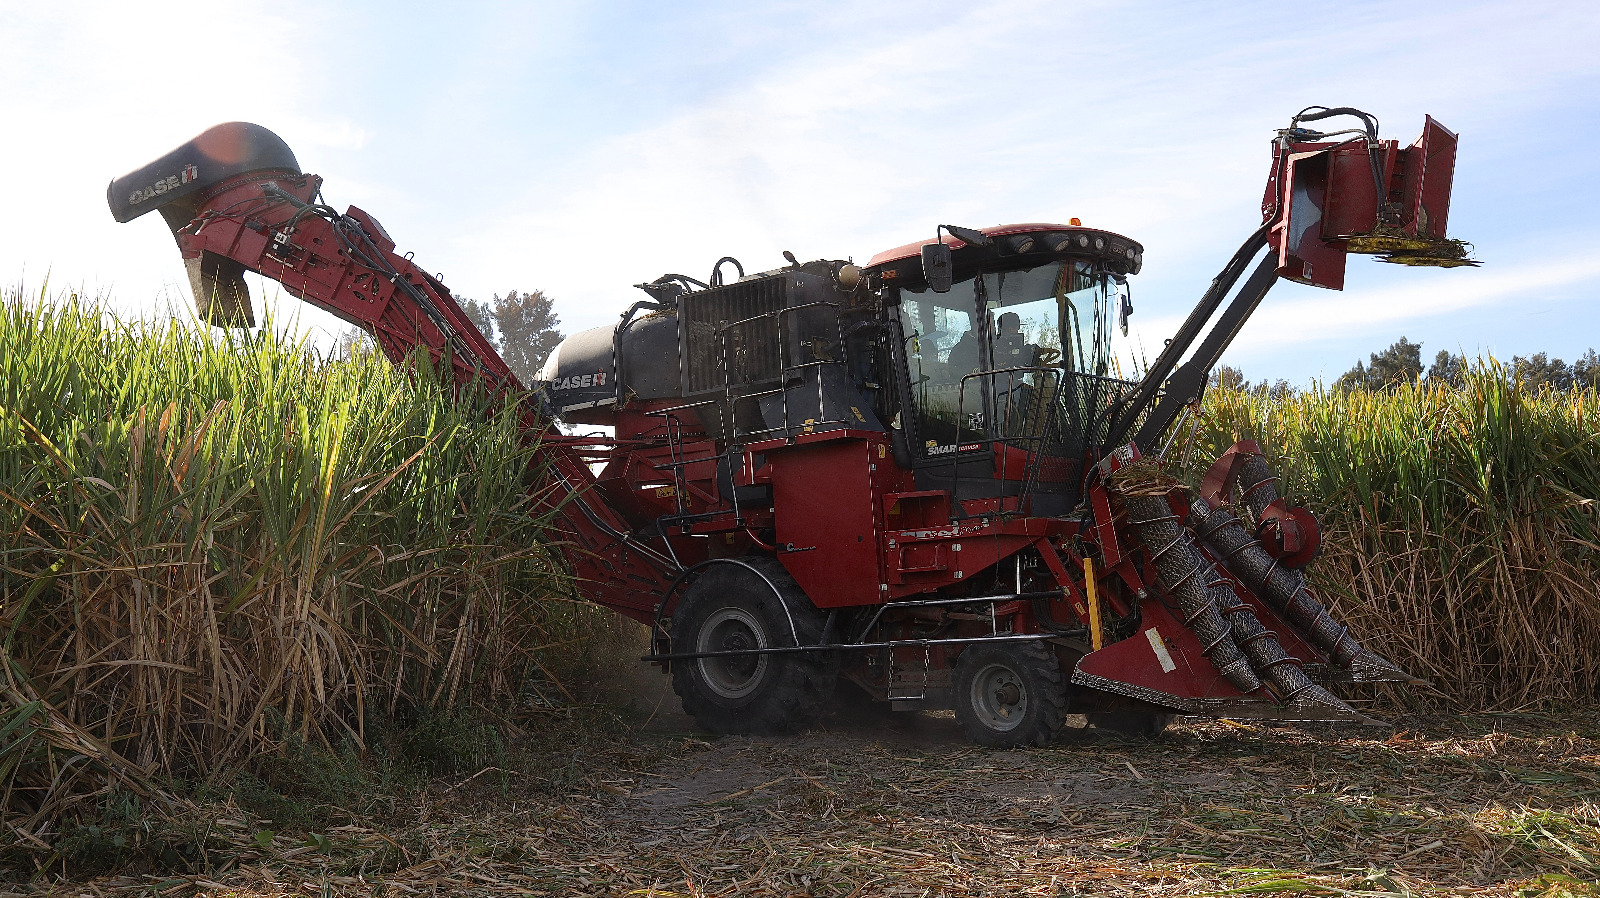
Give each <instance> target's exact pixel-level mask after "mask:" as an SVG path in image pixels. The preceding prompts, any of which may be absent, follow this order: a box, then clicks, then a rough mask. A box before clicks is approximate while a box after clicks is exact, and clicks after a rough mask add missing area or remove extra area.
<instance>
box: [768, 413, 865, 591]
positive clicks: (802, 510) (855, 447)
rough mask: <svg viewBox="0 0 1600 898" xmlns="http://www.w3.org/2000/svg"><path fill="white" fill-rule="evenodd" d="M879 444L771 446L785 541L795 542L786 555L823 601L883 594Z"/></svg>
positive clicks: (803, 584)
mask: <svg viewBox="0 0 1600 898" xmlns="http://www.w3.org/2000/svg"><path fill="white" fill-rule="evenodd" d="M874 447H875V444H874V443H872V442H869V441H867V440H854V439H841V440H833V441H829V442H821V443H811V444H809V445H806V444H802V445H797V446H789V447H786V448H783V449H777V450H770V451H768V453H767V464H769V465H771V466H772V499H773V508H774V509H776V511H775V513H774V514H775V524H776V527H777V536H778V543H779V545H792V546H793V549H792V550H790V551H786V552H782V553H780V554H779V555H778V558H779V560H780V561H782V562H783V566H784V568H785V569H786V570H788V571H789V574H790V576H792V577H794V579H795V582H796V583H799V584H800V588H801V589H803V590H805V593H806V595H807V596H809V597H810V598H811V601H812V602H814V603H816V605H817V607H819V608H837V607H840V606H842V605H866V604H870V603H873V602H877V601H880V598H879V593H880V592H882V590H880V588H879V585H880V584H882V583H884V582H886V581H885V580H884V579H883V575H882V572H881V571H880V569H879V564H878V544H877V538H876V533H877V532H878V529H879V528H878V526H877V522H876V521H875V520H874V518H875V516H876V515H877V514H881V513H882V507H883V506H882V503H881V502H880V501H879V499H878V496H877V490H876V489H875V487H874V480H875V479H876V478H875V477H874V476H873V475H874V474H875V472H876V466H877V465H879V464H883V463H884V461H883V459H880V458H879V456H878V453H877V452H876V451H875V448H874Z"/></svg>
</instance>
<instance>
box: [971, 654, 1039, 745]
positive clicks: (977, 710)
mask: <svg viewBox="0 0 1600 898" xmlns="http://www.w3.org/2000/svg"><path fill="white" fill-rule="evenodd" d="M970 699H971V701H970V702H969V704H971V706H972V711H973V713H974V714H975V715H976V716H977V718H978V721H979V722H980V723H982V724H983V725H984V726H986V727H988V728H989V729H991V730H995V731H997V732H1002V733H1003V732H1007V731H1010V730H1014V729H1016V728H1017V727H1019V726H1021V725H1022V721H1023V718H1025V717H1027V715H1028V690H1027V689H1025V688H1024V687H1023V684H1022V678H1021V677H1020V676H1018V675H1017V672H1016V671H1014V670H1012V669H1011V668H1009V667H1007V666H1005V665H1004V664H990V665H988V666H986V667H984V668H983V669H982V670H980V671H978V673H977V675H976V676H974V677H973V678H972V694H971V696H970Z"/></svg>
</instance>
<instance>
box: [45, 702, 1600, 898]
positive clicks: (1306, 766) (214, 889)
mask: <svg viewBox="0 0 1600 898" xmlns="http://www.w3.org/2000/svg"><path fill="white" fill-rule="evenodd" d="M653 701H654V700H653V699H649V700H647V701H644V702H642V703H640V704H639V706H638V711H637V715H636V716H633V717H632V719H631V720H630V721H629V722H628V723H627V724H626V725H624V724H622V723H620V722H618V721H617V719H616V718H614V717H613V718H610V719H609V720H610V722H609V723H608V722H607V719H606V716H605V715H604V714H602V713H601V712H598V711H594V710H575V711H570V712H564V714H565V716H566V718H567V719H566V721H565V722H564V723H559V724H558V722H557V721H556V720H554V719H551V720H549V721H548V722H547V723H546V725H545V726H549V727H555V729H554V730H553V731H554V732H560V733H566V734H569V735H570V736H571V738H570V739H569V740H564V741H561V742H560V743H559V744H551V745H550V746H549V747H548V748H547V749H545V750H544V751H542V752H540V753H538V754H534V755H530V756H529V757H528V758H527V759H526V762H525V763H523V764H522V765H520V768H519V769H516V770H508V771H494V770H492V771H486V772H485V773H484V775H480V776H478V777H476V778H475V779H471V780H467V778H465V777H458V778H456V779H455V781H452V782H437V783H435V784H434V785H433V786H431V787H430V788H429V789H428V790H427V792H426V793H425V794H418V795H416V796H415V802H414V804H413V803H411V801H410V800H409V799H408V801H407V807H408V809H409V810H408V812H407V813H403V814H402V815H401V818H400V819H391V820H385V821H375V820H360V821H353V822H352V824H351V825H350V826H347V827H340V828H336V829H334V830H331V831H330V832H329V833H328V834H327V835H328V836H329V838H331V840H332V842H331V846H324V847H323V848H318V849H312V848H307V847H305V845H304V844H303V840H304V838H305V837H304V835H300V834H279V835H278V836H277V838H276V840H274V842H273V843H272V844H271V845H270V846H269V847H268V848H267V849H265V850H256V849H254V848H252V847H248V846H247V847H246V848H245V849H244V850H243V851H242V853H241V854H240V855H239V862H238V866H235V867H233V869H231V870H230V871H229V872H227V873H224V874H213V877H212V878H210V879H207V878H195V877H182V878H172V877H141V878H132V877H128V878H122V879H120V880H112V881H101V882H98V883H95V884H93V885H92V886H89V887H87V888H86V887H83V886H71V887H67V888H66V889H65V890H64V893H66V894H80V893H82V894H94V893H95V892H94V891H91V889H95V890H99V891H101V892H102V893H107V892H109V891H111V890H114V889H119V888H120V889H128V888H134V889H137V888H140V887H142V888H144V889H150V888H151V887H152V886H160V889H161V893H162V894H194V893H196V892H199V893H209V894H230V893H231V894H237V895H251V896H254V895H280V894H295V895H304V894H389V895H406V894H418V893H422V894H508V895H510V894H517V895H524V894H530V893H531V894H554V895H649V894H652V891H651V890H654V894H655V895H659V896H669V895H678V896H690V895H693V896H700V895H729V896H732V895H795V894H805V895H818V896H822V895H827V896H866V895H908V896H935V895H952V896H954V895H962V896H967V895H1002V894H1005V895H1009V894H1032V895H1052V896H1054V895H1101V894H1106V895H1110V894H1171V895H1178V894H1195V893H1197V892H1205V891H1216V890H1222V889H1229V888H1240V887H1252V886H1253V888H1251V891H1275V892H1283V893H1325V894H1327V893H1332V890H1334V889H1344V890H1350V891H1356V892H1359V893H1361V894H1363V895H1379V894H1415V893H1419V892H1420V893H1428V892H1447V893H1450V894H1513V893H1517V894H1524V895H1540V894H1552V895H1558V894H1561V893H1560V892H1559V891H1558V892H1547V887H1554V888H1567V889H1569V890H1575V891H1571V892H1570V894H1578V895H1588V894H1594V893H1593V892H1591V891H1586V889H1588V888H1589V886H1585V885H1581V884H1570V883H1567V884H1563V883H1561V882H1559V881H1558V880H1553V879H1546V880H1543V881H1539V882H1536V883H1534V884H1529V883H1530V880H1536V878H1537V877H1539V876H1540V875H1541V874H1567V875H1571V876H1574V877H1577V878H1579V879H1582V880H1586V881H1593V880H1595V879H1597V878H1600V716H1596V715H1592V714H1591V715H1583V716H1581V717H1569V718H1557V717H1542V716H1499V717H1493V716H1480V717H1473V718H1468V719H1461V720H1455V719H1433V720H1411V721H1405V722H1404V723H1405V725H1406V727H1407V729H1404V730H1402V731H1400V732H1398V733H1390V732H1387V731H1378V732H1372V731H1361V732H1354V731H1352V732H1347V733H1339V732H1334V731H1330V730H1327V729H1321V730H1318V729H1309V728H1307V729H1293V728H1267V727H1261V726H1254V725H1245V724H1229V723H1217V722H1209V723H1203V724H1199V723H1192V722H1189V723H1181V724H1180V725H1179V726H1177V727H1176V728H1175V729H1174V730H1172V731H1170V732H1169V734H1168V735H1167V736H1166V737H1165V738H1164V739H1163V740H1162V741H1161V742H1159V743H1155V744H1149V743H1142V742H1141V743H1135V742H1127V741H1122V740H1119V739H1116V738H1110V737H1106V736H1102V735H1100V734H1098V733H1095V732H1094V731H1091V730H1082V729H1078V730H1069V731H1068V732H1067V733H1066V734H1064V736H1063V737H1062V739H1061V740H1060V741H1059V742H1058V743H1057V744H1056V745H1054V746H1052V747H1050V748H1047V749H1039V750H1025V751H990V750H982V749H976V748H973V747H971V746H969V745H966V744H965V743H964V742H963V741H962V740H961V736H960V732H959V729H958V728H957V726H956V724H955V721H954V719H953V718H952V717H950V716H948V715H936V714H925V713H919V714H885V715H883V716H882V717H881V718H880V719H877V720H861V719H855V720H845V719H840V718H833V719H830V720H827V721H825V722H824V724H823V725H822V726H821V727H819V728H818V729H817V730H814V731H813V732H810V733H807V734H804V735H802V736H799V737H795V738H789V739H765V738H763V739H753V738H742V737H729V738H713V737H710V736H707V735H704V734H694V733H692V732H689V731H688V728H687V721H686V720H684V719H683V718H681V716H679V715H677V714H675V713H667V712H666V711H665V710H664V709H666V708H670V707H671V705H670V698H669V700H668V701H666V702H662V704H661V706H660V707H655V706H654V704H653ZM652 709H653V711H654V713H653V714H652ZM642 718H649V720H648V724H645V723H644V722H643V720H642ZM541 729H543V727H541ZM580 734H582V736H581V738H580ZM497 779H498V780H499V781H500V784H498V785H497V784H496V782H495V781H496V780H497ZM552 784H555V785H554V786H553V785H552ZM502 786H503V788H502ZM223 825H224V826H227V825H228V824H227V823H224V824H223ZM234 826H235V827H236V828H239V829H240V834H241V841H244V840H243V839H242V836H243V835H244V833H245V831H247V830H248V829H249V828H250V826H251V824H249V823H248V822H247V821H240V822H239V823H237V824H234ZM1252 871H1254V872H1252ZM1519 889H1522V890H1523V891H1520V892H1519V891H1518V890H1519Z"/></svg>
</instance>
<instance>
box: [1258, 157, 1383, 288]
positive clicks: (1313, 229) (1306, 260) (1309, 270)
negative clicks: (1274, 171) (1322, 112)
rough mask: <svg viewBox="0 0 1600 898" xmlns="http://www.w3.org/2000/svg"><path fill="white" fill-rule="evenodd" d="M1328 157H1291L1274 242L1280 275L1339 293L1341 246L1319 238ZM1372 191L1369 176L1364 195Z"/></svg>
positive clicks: (1341, 274)
mask: <svg viewBox="0 0 1600 898" xmlns="http://www.w3.org/2000/svg"><path fill="white" fill-rule="evenodd" d="M1329 157H1330V154H1329V153H1328V152H1326V151H1318V152H1310V153H1291V154H1290V156H1289V162H1288V176H1287V177H1286V178H1285V179H1284V184H1283V204H1284V213H1283V219H1282V221H1280V222H1279V223H1278V226H1277V227H1276V228H1275V229H1274V235H1273V243H1274V244H1275V245H1276V246H1277V248H1278V274H1279V275H1280V276H1282V277H1284V278H1287V279H1288V280H1291V281H1296V282H1298V283H1301V284H1310V285H1311V286H1313V287H1326V288H1328V289H1330V290H1342V289H1344V259H1345V252H1344V250H1345V248H1344V244H1343V243H1342V242H1340V241H1326V240H1323V239H1322V226H1323V212H1324V209H1325V208H1326V206H1327V203H1328V174H1329V162H1330V158H1329ZM1372 190H1373V186H1372V176H1371V175H1370V174H1369V175H1368V176H1367V192H1368V193H1369V194H1370V193H1371V192H1372Z"/></svg>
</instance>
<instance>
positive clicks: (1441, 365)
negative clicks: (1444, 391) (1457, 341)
mask: <svg viewBox="0 0 1600 898" xmlns="http://www.w3.org/2000/svg"><path fill="white" fill-rule="evenodd" d="M1428 382H1429V383H1439V384H1446V385H1449V386H1452V387H1457V388H1460V387H1461V386H1463V385H1465V384H1466V382H1467V357H1466V356H1464V355H1452V354H1451V353H1450V351H1449V350H1447V349H1441V350H1439V354H1438V355H1436V356H1434V357H1433V364H1432V365H1430V366H1428Z"/></svg>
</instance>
